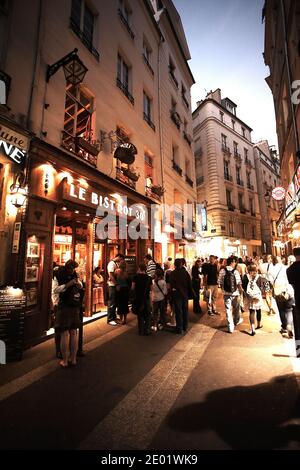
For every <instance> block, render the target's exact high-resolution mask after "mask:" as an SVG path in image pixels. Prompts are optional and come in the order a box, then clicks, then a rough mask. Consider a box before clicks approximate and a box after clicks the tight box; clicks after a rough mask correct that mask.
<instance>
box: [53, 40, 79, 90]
mask: <svg viewBox="0 0 300 470" xmlns="http://www.w3.org/2000/svg"><path fill="white" fill-rule="evenodd" d="M77 52H78V49H77V48H75V49H74V50H73V51H72V52H70V53H69V54H67V55H65V56H64V57H63V58H62V59H60V60H58V61H57V62H55V64H52V65H48V68H47V74H46V82H49V80H50V77H52V75H54V74H55V73H56V72H57V71H58V70H59V69H60V67H63V69H64V74H65V78H66V82H67V83H71V84H72V85H79V84H80V83H82V82H83V79H84V77H85V74H86V72H87V71H88V69H87V67H86V66H85V65H84V63H83V62H82V61H81V60H80V59H79V57H78V55H77Z"/></svg>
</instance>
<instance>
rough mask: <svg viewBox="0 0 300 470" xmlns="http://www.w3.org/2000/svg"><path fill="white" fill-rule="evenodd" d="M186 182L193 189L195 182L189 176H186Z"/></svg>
mask: <svg viewBox="0 0 300 470" xmlns="http://www.w3.org/2000/svg"><path fill="white" fill-rule="evenodd" d="M185 181H186V182H187V184H189V185H190V186H191V187H192V188H193V186H194V182H193V180H192V179H191V178H190V177H189V176H188V175H185Z"/></svg>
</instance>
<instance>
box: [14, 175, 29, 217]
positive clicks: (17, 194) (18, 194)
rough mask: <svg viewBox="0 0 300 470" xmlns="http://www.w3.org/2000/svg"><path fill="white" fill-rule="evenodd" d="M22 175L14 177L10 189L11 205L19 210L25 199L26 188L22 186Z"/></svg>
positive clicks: (23, 179) (23, 177)
mask: <svg viewBox="0 0 300 470" xmlns="http://www.w3.org/2000/svg"><path fill="white" fill-rule="evenodd" d="M24 182H25V175H24V173H22V172H21V173H18V174H17V175H16V178H15V181H14V183H13V184H12V185H11V187H10V194H11V203H12V204H13V205H14V206H15V207H17V209H19V208H20V207H22V206H23V205H24V203H25V201H26V199H27V187H26V186H25V185H24Z"/></svg>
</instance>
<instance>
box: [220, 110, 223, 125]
mask: <svg viewBox="0 0 300 470" xmlns="http://www.w3.org/2000/svg"><path fill="white" fill-rule="evenodd" d="M220 121H221V122H224V113H222V111H220Z"/></svg>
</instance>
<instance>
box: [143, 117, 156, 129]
mask: <svg viewBox="0 0 300 470" xmlns="http://www.w3.org/2000/svg"><path fill="white" fill-rule="evenodd" d="M144 121H146V123H147V124H149V126H150V127H151V128H152V129H153V130H154V131H155V125H154V124H153V122H152V121H151V117H150V116H148V114H146V113H144Z"/></svg>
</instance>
